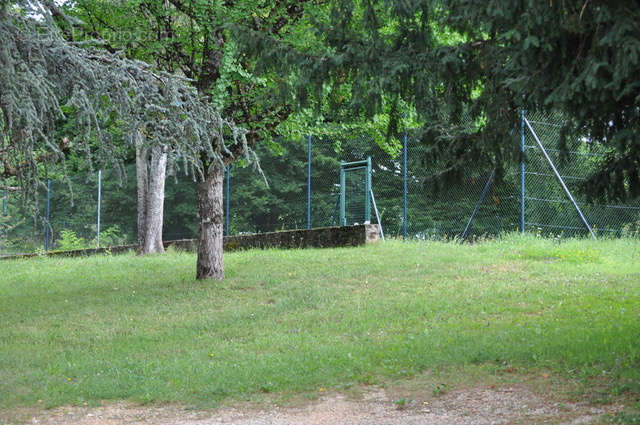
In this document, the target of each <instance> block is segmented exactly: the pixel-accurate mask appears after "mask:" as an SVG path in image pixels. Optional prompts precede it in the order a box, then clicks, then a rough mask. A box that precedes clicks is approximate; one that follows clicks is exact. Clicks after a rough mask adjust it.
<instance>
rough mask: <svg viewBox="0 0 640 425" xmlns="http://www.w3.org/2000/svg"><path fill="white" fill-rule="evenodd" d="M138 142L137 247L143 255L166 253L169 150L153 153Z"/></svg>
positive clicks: (155, 149) (155, 147)
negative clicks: (165, 233) (164, 237)
mask: <svg viewBox="0 0 640 425" xmlns="http://www.w3.org/2000/svg"><path fill="white" fill-rule="evenodd" d="M141 138H142V135H141V134H140V135H139V138H138V140H137V141H136V182H137V188H138V203H137V204H138V223H137V224H138V246H139V247H140V248H139V249H140V253H141V254H151V253H154V252H164V246H163V244H162V223H163V219H164V183H165V177H166V172H167V158H168V152H167V147H166V146H161V145H156V146H153V147H152V148H151V149H149V148H147V147H145V146H144V145H143V144H142V139H141Z"/></svg>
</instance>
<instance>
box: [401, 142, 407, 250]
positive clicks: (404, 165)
mask: <svg viewBox="0 0 640 425" xmlns="http://www.w3.org/2000/svg"><path fill="white" fill-rule="evenodd" d="M402 239H407V133H406V132H405V133H404V143H403V147H402Z"/></svg>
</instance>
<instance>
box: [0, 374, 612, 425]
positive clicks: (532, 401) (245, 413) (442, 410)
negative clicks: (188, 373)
mask: <svg viewBox="0 0 640 425" xmlns="http://www.w3.org/2000/svg"><path fill="white" fill-rule="evenodd" d="M401 396H404V394H401V393H399V390H398V388H395V389H393V390H391V389H389V388H387V389H382V388H377V387H366V388H363V389H361V390H358V391H357V392H355V393H354V392H348V393H331V394H328V393H324V395H321V396H320V397H319V398H318V399H316V400H313V401H310V400H307V401H306V402H301V401H300V400H297V401H290V402H289V403H285V405H284V406H280V405H276V404H274V403H268V404H263V405H261V406H257V407H256V406H246V405H244V406H243V405H235V406H233V407H221V408H218V409H214V410H202V411H198V410H192V409H187V408H185V407H180V406H136V405H133V404H128V403H124V402H118V403H113V404H105V405H103V406H100V407H75V406H74V407H60V408H56V409H51V410H44V409H40V410H38V409H31V410H22V411H20V412H17V411H13V412H12V414H11V416H12V417H13V418H12V419H9V418H8V417H7V420H8V421H9V422H3V421H2V420H0V423H10V424H13V423H16V424H17V423H21V424H42V425H62V424H64V425H67V424H69V425H134V424H136V425H137V424H154V425H218V424H230V425H301V424H308V425H315V424H342V425H356V424H358V425H374V424H375V425H396V424H397V425H400V424H402V425H413V424H424V425H436V424H443V425H445V424H446V425H450V424H462V425H480V424H483V425H484V424H487V425H488V424H600V423H603V422H604V417H605V415H608V414H611V413H612V412H615V411H617V410H620V409H621V406H616V405H607V406H597V405H590V404H588V403H586V402H571V401H562V400H559V399H554V397H552V396H550V395H549V394H544V395H542V394H540V393H539V392H538V391H535V392H534V391H532V390H531V389H530V388H528V387H527V386H525V385H523V384H512V385H505V386H500V387H499V388H498V387H496V386H494V385H491V386H475V387H471V388H460V389H456V390H453V391H443V392H442V393H439V392H435V393H434V392H433V391H431V390H430V391H429V392H424V393H423V394H419V393H415V392H412V393H411V394H410V393H407V398H405V397H401ZM409 397H415V399H412V398H409ZM0 418H2V416H1V415H0Z"/></svg>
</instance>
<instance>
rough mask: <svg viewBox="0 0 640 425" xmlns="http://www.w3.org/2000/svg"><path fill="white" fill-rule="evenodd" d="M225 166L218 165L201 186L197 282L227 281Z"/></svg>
mask: <svg viewBox="0 0 640 425" xmlns="http://www.w3.org/2000/svg"><path fill="white" fill-rule="evenodd" d="M223 180H224V165H223V164H222V163H221V162H217V161H215V162H214V163H213V164H211V166H210V167H209V169H208V170H207V174H206V178H205V179H204V181H200V182H198V209H199V213H200V234H199V236H198V264H197V269H196V277H197V278H198V279H217V280H222V279H224V264H223V261H222V242H223V239H222V238H223V220H224V210H223V207H222V187H223Z"/></svg>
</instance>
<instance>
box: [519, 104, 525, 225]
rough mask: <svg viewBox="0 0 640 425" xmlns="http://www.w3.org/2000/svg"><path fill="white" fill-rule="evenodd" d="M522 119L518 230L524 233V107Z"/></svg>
mask: <svg viewBox="0 0 640 425" xmlns="http://www.w3.org/2000/svg"><path fill="white" fill-rule="evenodd" d="M521 115H522V119H521V122H520V154H521V155H522V158H521V159H520V232H521V233H524V196H525V187H524V152H525V150H524V149H525V147H524V119H525V118H524V109H523V110H522V113H521Z"/></svg>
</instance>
